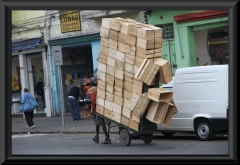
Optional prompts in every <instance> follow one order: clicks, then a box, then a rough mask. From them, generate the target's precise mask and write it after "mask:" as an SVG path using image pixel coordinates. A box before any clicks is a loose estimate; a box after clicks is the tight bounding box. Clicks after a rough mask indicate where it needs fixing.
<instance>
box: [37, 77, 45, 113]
mask: <svg viewBox="0 0 240 165" xmlns="http://www.w3.org/2000/svg"><path fill="white" fill-rule="evenodd" d="M35 91H36V92H37V97H38V104H39V105H40V107H41V109H42V110H44V106H45V100H44V90H43V78H41V77H40V78H39V80H38V83H37V84H36V87H35ZM41 109H38V110H41Z"/></svg>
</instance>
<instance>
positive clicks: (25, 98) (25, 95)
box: [21, 88, 40, 129]
mask: <svg viewBox="0 0 240 165" xmlns="http://www.w3.org/2000/svg"><path fill="white" fill-rule="evenodd" d="M23 92H24V93H23V94H22V101H21V102H22V104H25V103H26V102H27V101H29V100H35V98H34V97H33V96H32V95H31V94H30V93H28V88H24V89H23ZM35 108H40V107H35ZM33 112H34V109H33V110H32V111H31V112H24V116H25V119H26V122H27V128H29V129H32V128H34V127H35V124H34V122H33Z"/></svg>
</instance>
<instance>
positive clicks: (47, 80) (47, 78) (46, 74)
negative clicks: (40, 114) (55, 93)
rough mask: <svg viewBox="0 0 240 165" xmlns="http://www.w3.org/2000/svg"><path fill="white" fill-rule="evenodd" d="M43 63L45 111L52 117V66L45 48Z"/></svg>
mask: <svg viewBox="0 0 240 165" xmlns="http://www.w3.org/2000/svg"><path fill="white" fill-rule="evenodd" d="M42 63H43V72H44V85H45V86H44V93H45V104H46V108H45V112H46V116H47V117H51V114H52V113H51V111H52V102H51V101H52V99H51V93H50V92H51V85H50V84H51V79H50V67H49V66H48V62H47V58H46V52H45V49H43V51H42Z"/></svg>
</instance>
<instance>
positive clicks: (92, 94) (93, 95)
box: [88, 77, 111, 144]
mask: <svg viewBox="0 0 240 165" xmlns="http://www.w3.org/2000/svg"><path fill="white" fill-rule="evenodd" d="M89 81H90V82H91V83H92V85H93V86H92V87H91V88H89V90H88V92H89V96H90V99H91V113H92V115H93V121H94V123H95V125H96V136H95V137H94V138H93V139H92V140H93V141H94V142H95V143H99V130H100V126H101V127H102V130H103V132H104V134H105V139H104V141H103V142H102V144H111V139H109V134H108V132H107V129H106V125H105V123H104V119H103V118H101V117H99V116H97V115H96V96H97V82H98V80H97V78H96V77H94V78H91V79H89Z"/></svg>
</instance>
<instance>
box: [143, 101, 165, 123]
mask: <svg viewBox="0 0 240 165" xmlns="http://www.w3.org/2000/svg"><path fill="white" fill-rule="evenodd" d="M168 107H169V104H168V103H167V102H155V101H152V102H151V103H150V106H149V108H148V112H147V115H146V118H147V119H148V120H149V121H151V122H153V123H158V124H160V123H161V122H162V121H163V120H164V118H165V115H166V113H167V110H168Z"/></svg>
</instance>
